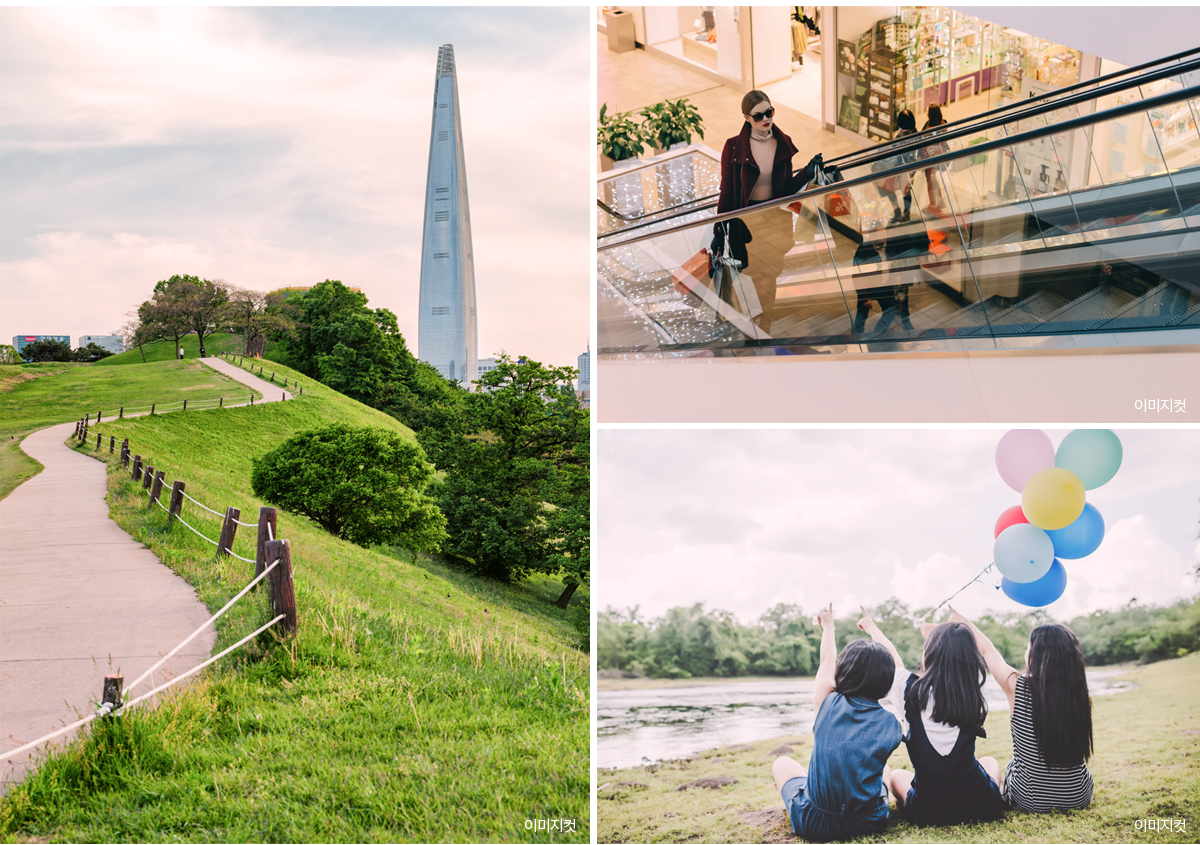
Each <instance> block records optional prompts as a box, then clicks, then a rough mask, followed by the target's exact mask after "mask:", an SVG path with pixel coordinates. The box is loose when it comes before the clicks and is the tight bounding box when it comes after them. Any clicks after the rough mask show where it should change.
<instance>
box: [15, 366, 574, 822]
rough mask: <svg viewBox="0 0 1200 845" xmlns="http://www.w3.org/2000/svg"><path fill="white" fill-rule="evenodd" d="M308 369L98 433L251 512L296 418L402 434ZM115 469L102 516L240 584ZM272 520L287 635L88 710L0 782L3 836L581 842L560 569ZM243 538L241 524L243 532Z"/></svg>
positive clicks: (219, 581) (203, 592) (216, 599)
mask: <svg viewBox="0 0 1200 845" xmlns="http://www.w3.org/2000/svg"><path fill="white" fill-rule="evenodd" d="M146 366H148V367H152V366H162V365H146ZM141 369H142V368H141V367H114V368H111V371H112V372H134V371H137V370H141ZM276 369H277V370H278V371H280V372H287V373H288V375H289V376H290V377H294V376H296V375H298V374H295V373H291V372H290V371H286V370H285V369H284V368H280V367H278V366H277V367H276ZM301 382H302V383H303V384H304V396H303V397H302V398H299V399H296V400H295V401H289V402H285V403H271V404H263V405H258V406H255V407H254V408H237V409H226V410H211V411H197V412H188V413H175V414H167V415H162V416H158V417H155V418H141V419H126V420H122V421H112V422H104V423H102V424H101V425H100V426H99V427H96V428H94V430H98V431H101V432H103V433H104V434H105V435H109V434H112V435H115V436H116V437H117V439H118V440H120V439H122V438H123V437H128V438H129V439H130V443H131V445H132V446H133V447H134V449H135V451H137V452H138V453H140V454H143V455H146V456H148V460H149V462H151V463H153V465H154V466H155V467H156V468H158V469H162V470H164V471H165V472H166V475H167V478H168V479H176V478H180V479H183V480H185V481H186V482H187V492H188V493H189V494H191V495H192V496H194V497H195V498H196V499H198V500H199V501H201V502H204V503H205V504H207V505H208V506H209V507H213V508H215V509H217V510H221V511H223V510H224V508H225V506H227V505H236V506H238V507H240V508H241V509H242V519H243V520H244V521H247V522H253V521H255V518H256V513H257V508H258V507H259V506H260V505H262V504H265V503H263V502H261V501H260V500H258V499H257V498H255V497H254V495H253V493H252V492H251V489H250V482H249V478H250V464H251V460H252V459H253V458H254V457H255V456H257V455H260V454H262V453H264V452H266V451H268V450H269V449H271V448H273V447H274V446H275V445H277V444H278V443H279V442H280V441H281V440H283V439H284V438H286V437H287V436H289V435H290V434H292V433H294V432H296V431H299V430H303V429H306V428H312V427H315V426H318V425H323V424H327V423H331V422H348V423H351V424H355V425H368V424H369V425H377V426H382V427H387V428H390V429H392V430H395V431H399V432H400V433H402V434H404V435H405V436H410V437H411V436H412V434H411V432H409V431H408V430H407V429H405V428H404V427H403V426H401V425H400V423H399V422H397V421H396V420H395V419H393V418H391V417H388V416H386V415H385V414H382V413H380V412H378V411H375V410H373V409H371V408H367V407H366V406H363V405H360V404H359V403H357V402H353V401H351V400H349V399H347V398H345V397H344V396H341V395H340V394H337V393H335V392H334V391H332V390H330V389H328V388H326V387H323V386H322V385H319V384H315V383H313V382H311V381H310V380H309V379H306V378H303V377H301ZM82 448H83V451H86V452H88V453H89V454H93V451H92V450H91V449H90V448H89V447H82ZM103 457H104V458H105V459H107V455H106V454H105V455H103ZM127 479H128V476H127V474H126V473H125V472H124V471H123V470H121V469H120V468H119V464H117V463H116V462H113V463H110V469H109V502H110V511H111V514H112V516H113V518H114V519H115V520H116V521H117V522H118V524H120V525H121V527H122V528H124V529H125V530H126V531H128V532H129V533H130V534H131V535H132V536H133V537H134V538H135V539H137V540H139V541H141V542H143V543H145V544H146V545H147V546H149V547H150V548H151V549H152V550H153V551H154V552H155V553H156V554H158V555H159V557H160V558H161V559H162V560H163V561H164V562H165V563H166V564H167V565H168V566H170V567H171V568H172V569H174V570H175V571H176V572H178V573H179V574H180V575H181V576H183V577H184V578H186V579H187V580H188V581H189V582H190V583H191V584H193V585H195V587H196V589H197V592H198V594H199V597H200V599H201V600H202V601H203V602H204V603H205V604H206V605H207V606H208V607H209V608H210V609H212V610H216V609H217V608H219V607H220V606H221V605H222V604H224V603H225V602H226V601H228V600H229V599H230V598H231V597H232V596H233V595H234V594H235V593H236V592H237V591H238V590H239V589H240V588H241V587H242V586H243V585H244V584H245V583H246V582H247V581H249V579H250V577H251V569H252V566H250V565H247V564H244V563H242V562H241V561H238V560H236V559H229V560H224V561H219V560H217V559H215V558H214V556H213V554H212V546H210V545H208V544H207V543H206V542H205V541H204V540H201V539H200V538H198V537H196V536H195V535H194V534H192V533H191V532H189V531H188V530H187V529H186V528H184V527H183V526H181V525H179V524H175V525H174V526H173V527H168V525H167V522H166V515H165V514H164V513H163V512H162V511H161V510H160V509H158V508H156V507H154V508H147V499H146V496H145V494H144V493H143V492H142V490H141V487H140V485H135V484H133V483H132V482H130V481H129V480H127ZM184 517H185V518H186V519H187V520H188V522H190V523H191V524H192V525H194V526H196V528H197V529H199V530H200V531H202V532H204V533H205V534H207V535H209V536H211V537H216V536H217V534H218V532H219V528H220V521H219V519H218V518H217V517H214V516H211V515H208V514H206V513H204V512H203V511H201V510H200V509H198V508H197V507H195V506H194V505H192V504H191V503H186V504H185V509H184ZM278 533H279V536H281V537H284V538H287V539H289V540H290V541H291V548H292V564H293V568H294V579H295V581H294V583H295V590H296V603H297V608H298V615H299V625H300V629H299V633H298V634H297V635H296V636H295V637H294V638H290V639H287V640H283V641H281V640H280V639H279V638H277V637H275V636H274V635H273V634H272V632H267V633H266V634H263V635H261V636H259V637H258V638H257V639H255V640H252V641H251V642H250V643H249V644H247V646H245V647H243V648H242V649H239V650H238V651H236V652H234V653H233V654H231V655H230V656H229V657H227V658H224V659H222V660H221V661H220V662H219V663H218V664H216V666H215V667H214V668H213V669H212V670H208V671H207V672H206V673H204V674H203V675H201V676H200V679H199V680H197V681H196V682H194V683H191V684H189V685H188V686H187V687H186V688H185V689H184V690H183V691H182V692H181V693H179V694H178V695H173V696H170V697H169V698H168V700H167V701H166V702H164V703H163V704H161V705H160V706H158V707H155V708H153V709H148V710H141V709H139V710H137V711H135V712H132V713H128V714H125V715H123V716H122V717H120V718H118V719H113V720H108V721H107V722H105V723H94V724H96V725H98V727H97V728H96V729H94V730H91V731H90V732H88V733H86V734H85V736H84V737H83V738H82V739H81V740H78V741H76V742H74V743H72V744H71V746H70V747H68V748H67V749H66V750H65V751H64V752H63V753H61V754H54V755H53V756H51V757H50V758H49V759H47V760H45V761H44V762H42V763H41V764H40V766H39V768H38V770H37V771H36V772H35V773H33V774H32V775H31V776H30V777H29V779H28V780H27V781H26V782H25V783H23V784H22V785H20V786H18V787H16V788H14V789H13V790H11V791H10V792H9V794H8V795H7V796H6V797H5V798H4V799H3V800H2V801H0V839H3V840H6V841H47V840H68V841H86V842H113V841H129V840H138V841H166V840H183V841H209V842H246V841H299V842H305V841H307V842H331V841H363V842H365V841H424V842H435V841H554V842H586V841H588V840H589V838H590V826H589V801H588V789H589V765H588V764H589V759H588V751H589V719H588V708H589V701H588V678H589V665H588V658H587V655H586V654H583V653H581V652H580V651H578V650H577V649H576V648H575V647H574V643H575V632H574V630H573V628H572V627H571V625H570V624H569V622H568V621H567V615H566V612H565V611H562V610H559V609H558V608H557V607H555V606H554V605H553V603H552V602H553V599H554V598H556V597H557V596H558V594H559V592H561V590H562V584H561V583H560V582H557V581H556V580H555V579H547V578H539V579H531V580H528V581H524V582H520V583H517V584H512V585H503V584H499V583H496V582H493V581H485V580H481V579H476V578H470V577H464V575H463V574H462V573H461V572H459V571H457V570H452V569H451V568H450V567H449V566H448V565H446V564H445V563H443V562H441V561H437V560H428V559H425V558H422V559H421V560H420V561H414V560H413V556H412V555H411V554H410V553H408V552H406V551H404V550H400V549H383V548H380V549H363V548H359V547H358V546H354V545H352V544H350V543H346V542H343V541H341V540H338V539H336V538H335V537H332V536H331V535H329V534H327V533H326V532H325V531H323V530H322V529H321V528H319V527H318V526H316V525H315V524H313V523H311V522H309V521H308V520H305V519H302V518H299V517H296V516H293V515H290V514H287V513H283V512H280V514H279V531H278ZM252 549H253V530H252V529H245V528H243V529H241V534H240V535H239V537H238V540H237V543H236V544H235V550H236V551H237V552H238V553H239V554H242V555H243V556H246V557H253V552H252ZM266 602H267V599H266V591H265V590H259V591H257V592H256V593H251V594H249V595H248V596H247V598H246V599H244V600H242V601H241V602H239V603H238V604H237V605H236V606H235V608H234V609H233V610H232V611H230V612H229V613H228V614H227V615H226V616H225V617H222V619H221V620H219V621H218V623H217V645H216V650H220V649H222V648H223V647H225V646H227V645H230V644H232V643H234V642H236V641H237V640H238V639H240V638H241V637H243V636H245V635H246V634H248V633H250V632H251V631H253V630H254V628H256V627H257V626H259V625H261V624H263V623H264V622H266V621H268V619H269V616H268V611H267V606H266ZM98 612H99V611H98ZM538 819H551V820H558V819H568V820H571V821H572V822H573V823H574V827H575V832H574V833H567V834H563V833H560V832H559V831H557V830H555V831H553V832H547V831H545V830H534V829H527V828H526V821H527V820H529V821H530V822H531V823H532V822H533V821H535V820H538Z"/></svg>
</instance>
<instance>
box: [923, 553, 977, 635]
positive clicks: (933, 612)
mask: <svg viewBox="0 0 1200 845" xmlns="http://www.w3.org/2000/svg"><path fill="white" fill-rule="evenodd" d="M995 565H996V562H995V561H992V562H991V563H989V564H988V565H987V566H985V567H984V568H983V571H982V572H980V573H979V574H978V575H976V576H975V577H974V578H972V579H971V580H970V581H968V582H967V583H965V584H963V585H962V588H961V589H959V591H958V592H956V593H955V594H954V596H957V595H958V593H961V592H962V591H963V590H965V589H966V588H967V587H969V586H971V585H972V584H977V583H979V579H980V578H982V577H983V576H984V575H986V574H987V571H988V570H989V569H991V568H992V567H993V566H995ZM954 596H950V598H948V599H946V601H944V602H942V603H941V604H939V605H938V606H937V607H935V608H934V609H933V610H931V611H929V612H928V613H926V614H925V615H924V616H922V617H921V618H920V620H918V621H920V622H924V621H925V620H926V619H928V618H929V617H930V616H932V615H933V614H935V613H937V612H938V611H939V610H941V609H942V608H943V607H945V606H946V604H947V603H948V602H949V601H950V599H953V598H954Z"/></svg>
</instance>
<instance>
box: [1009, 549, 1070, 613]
mask: <svg viewBox="0 0 1200 845" xmlns="http://www.w3.org/2000/svg"><path fill="white" fill-rule="evenodd" d="M1000 588H1001V589H1002V590H1004V594H1005V595H1006V596H1008V597H1009V598H1010V599H1012V600H1013V601H1015V602H1018V603H1020V604H1023V605H1026V606H1027V607H1045V606H1046V605H1048V604H1050V603H1051V602H1054V601H1058V599H1059V597H1060V596H1061V595H1062V594H1063V593H1064V592H1066V589H1067V569H1066V567H1065V566H1063V565H1062V563H1061V562H1060V561H1057V560H1056V561H1054V564H1053V565H1052V566H1051V567H1050V571H1049V572H1047V573H1046V574H1045V575H1043V576H1042V577H1041V578H1039V579H1038V580H1036V581H1033V582H1030V583H1028V584H1018V583H1016V582H1015V581H1010V580H1008V579H1007V578H1003V579H1001V581H1000Z"/></svg>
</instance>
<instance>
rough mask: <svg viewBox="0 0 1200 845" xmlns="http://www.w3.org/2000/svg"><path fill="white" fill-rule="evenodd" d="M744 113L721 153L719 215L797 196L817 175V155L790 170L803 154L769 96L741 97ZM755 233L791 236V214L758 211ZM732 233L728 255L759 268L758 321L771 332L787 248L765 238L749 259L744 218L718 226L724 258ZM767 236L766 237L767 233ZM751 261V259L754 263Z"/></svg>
mask: <svg viewBox="0 0 1200 845" xmlns="http://www.w3.org/2000/svg"><path fill="white" fill-rule="evenodd" d="M742 115H743V117H744V118H745V120H746V123H745V125H744V126H742V131H741V132H740V133H739V134H737V135H736V136H734V137H733V138H730V139H729V140H728V141H726V142H725V149H724V150H722V152H721V194H720V197H719V199H718V200H717V212H718V213H719V214H723V213H725V212H727V211H736V210H737V209H739V208H745V207H747V206H749V205H754V204H756V203H765V202H769V201H770V200H773V199H779V198H782V197H786V196H789V195H791V194H794V193H796V192H798V191H799V190H800V189H801V188H803V187H804V186H805V185H807V184H808V183H809V182H810V181H811V180H812V177H813V175H814V173H815V168H816V166H817V164H818V163H819V161H820V155H819V154H818V155H817V156H814V157H813V160H812V161H810V162H809V164H808V166H807V167H806V168H805V169H804V170H803V171H802V172H801V173H798V174H793V172H792V156H794V155H796V154H797V153H798V152H799V150H797V149H796V145H795V144H793V143H792V139H791V138H789V137H788V136H787V135H785V134H784V133H783V132H782V131H781V130H780V129H779V127H778V126H776V125H775V108H774V106H772V105H771V100H770V98H769V97H768V96H767V95H766V94H765V93H763V92H762V91H751V92H750V93H748V94H747V95H746V96H744V97H742ZM751 221H752V222H751V226H753V228H754V229H755V230H762V229H764V228H768V227H769V228H771V229H780V230H781V231H780V234H785V236H786V237H787V238H788V239H789V240H790V239H791V238H792V230H791V213H790V212H788V211H786V210H782V209H771V210H766V211H762V212H759V213H757V214H755V215H754V217H753V218H751ZM726 233H728V237H729V252H730V254H731V255H732V256H733V257H734V258H736V259H737V260H738V261H740V262H742V264H741V269H742V270H747V269H748V268H750V267H751V266H752V265H753V266H754V267H755V270H754V273H753V275H754V278H755V288H756V289H757V291H758V296H759V300H760V301H761V303H762V308H763V314H762V316H760V317H756V318H755V322H756V323H758V324H759V326H760V327H762V328H764V329H768V330H769V328H770V315H771V312H772V310H773V307H774V304H775V281H776V279H777V278H778V276H779V273H780V271H781V270H782V269H783V255H784V253H785V252H786V250H783V251H780V250H779V249H778V247H775V248H772V247H771V246H770V244H769V243H768V241H776V242H778V241H779V239H778V238H767V237H764V238H761V239H760V243H761V244H762V246H761V248H755V249H753V250H752V251H753V252H754V255H753V256H751V255H750V254H749V253H750V250H748V248H747V244H748V243H750V242H751V241H752V240H753V233H752V232H751V229H750V227H749V226H747V225H746V223H745V222H744V221H742V220H740V219H734V220H729V221H727V223H718V224H716V229H715V232H714V237H713V243H712V249H713V252H714V253H715V254H718V255H719V254H720V253H721V250H722V249H723V248H724V245H725V237H726ZM764 234H765V233H764ZM752 259H753V260H752Z"/></svg>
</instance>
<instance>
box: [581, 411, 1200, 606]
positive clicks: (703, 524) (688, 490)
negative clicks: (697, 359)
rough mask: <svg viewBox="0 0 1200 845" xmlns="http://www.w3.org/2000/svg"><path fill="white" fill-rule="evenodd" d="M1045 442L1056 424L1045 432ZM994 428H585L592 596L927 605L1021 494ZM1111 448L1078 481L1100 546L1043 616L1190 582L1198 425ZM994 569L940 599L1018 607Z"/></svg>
mask: <svg viewBox="0 0 1200 845" xmlns="http://www.w3.org/2000/svg"><path fill="white" fill-rule="evenodd" d="M1046 433H1047V434H1049V435H1050V439H1051V441H1053V443H1054V445H1055V447H1057V446H1058V444H1059V442H1061V440H1062V439H1063V437H1065V436H1066V435H1067V430H1061V431H1057V430H1049V429H1048V430H1047V431H1046ZM1003 434H1004V429H994V430H973V431H966V430H857V431H813V430H806V431H795V430H787V431H755V430H725V431H712V430H688V431H666V430H656V431H636V430H628V429H626V430H606V431H601V432H599V446H600V455H601V458H600V461H599V464H598V467H597V472H596V475H595V478H596V480H597V485H596V491H597V492H596V501H597V503H598V510H597V512H596V516H595V533H594V536H595V537H596V541H595V542H596V545H595V549H594V552H593V560H594V568H593V579H594V585H593V593H594V594H595V596H594V599H593V603H594V605H595V606H596V607H597V608H601V609H603V608H605V607H614V608H627V607H631V606H633V605H640V607H641V613H642V616H643V618H653V617H656V616H659V615H661V614H662V613H663V612H664V611H665V610H667V609H668V608H670V607H675V606H678V605H690V604H693V603H695V602H704V603H705V604H706V605H707V606H708V607H709V608H719V609H723V610H728V611H732V612H733V613H735V614H737V616H738V617H739V618H740V619H742V620H743V621H745V622H749V621H751V620H753V619H754V618H756V617H757V616H758V615H759V614H761V613H762V612H763V611H764V610H766V609H767V608H769V607H771V606H772V605H774V604H776V603H778V602H788V603H791V604H798V605H800V606H802V607H803V608H805V609H806V610H810V611H813V612H815V610H816V609H817V608H818V607H819V606H820V605H822V604H823V603H827V602H829V601H833V602H834V606H835V609H836V610H837V611H838V612H839V613H846V614H848V613H850V612H852V611H853V610H855V609H857V607H858V605H859V604H860V603H861V604H875V603H878V602H881V601H883V600H885V599H887V598H889V597H891V596H898V597H899V598H901V599H902V600H904V601H905V602H907V603H909V604H910V605H911V606H919V605H924V606H930V605H935V604H937V603H939V602H941V601H942V600H943V599H945V598H946V597H947V596H949V595H951V594H953V593H954V592H955V591H956V590H958V589H959V588H960V587H962V586H963V585H964V584H966V583H968V582H969V581H971V579H972V578H973V577H975V575H977V574H978V573H979V572H980V570H982V569H983V568H984V567H985V566H987V565H988V563H990V562H991V560H992V557H991V552H992V543H993V534H992V528H993V526H994V524H995V522H996V519H997V517H999V515H1000V514H1001V513H1002V512H1003V511H1004V510H1005V509H1006V508H1009V507H1011V506H1012V505H1015V504H1020V494H1018V493H1016V492H1015V491H1013V490H1012V489H1010V488H1009V487H1008V485H1006V484H1005V483H1004V482H1003V481H1002V480H1001V478H1000V475H999V473H998V472H997V471H996V464H995V450H996V444H997V443H998V442H999V440H1000V437H1001V436H1002V435H1003ZM1117 434H1118V436H1119V437H1120V438H1121V441H1122V445H1123V447H1124V461H1123V463H1122V466H1121V469H1120V471H1119V472H1118V473H1117V475H1116V477H1115V478H1113V479H1112V480H1111V481H1110V482H1108V484H1106V485H1104V486H1102V487H1099V488H1096V489H1095V490H1090V491H1088V494H1087V500H1088V501H1089V502H1090V503H1091V504H1092V505H1094V506H1095V507H1096V508H1098V509H1099V511H1100V513H1101V515H1102V516H1103V517H1104V520H1105V524H1106V534H1105V538H1104V542H1103V544H1102V545H1101V547H1100V548H1099V549H1098V550H1097V551H1096V552H1094V553H1093V554H1092V555H1090V556H1088V557H1086V558H1083V559H1081V560H1077V561H1064V565H1065V566H1066V568H1067V577H1068V583H1067V591H1066V593H1065V594H1064V595H1063V597H1062V598H1061V599H1059V600H1058V601H1057V602H1055V603H1054V604H1052V605H1051V606H1050V608H1049V611H1050V613H1051V614H1052V615H1053V616H1055V617H1057V618H1062V619H1069V618H1070V617H1072V616H1075V615H1077V614H1079V613H1083V612H1089V611H1092V610H1096V609H1101V608H1115V607H1120V606H1123V605H1125V604H1126V603H1128V602H1129V600H1130V599H1131V598H1136V599H1137V600H1138V601H1139V602H1142V603H1151V602H1155V603H1162V602H1170V601H1172V600H1174V599H1176V598H1182V597H1187V596H1192V595H1195V594H1196V593H1197V592H1200V582H1197V580H1196V579H1195V578H1194V577H1192V576H1191V574H1190V573H1191V572H1192V571H1193V570H1194V568H1195V566H1196V564H1197V563H1198V562H1200V541H1198V540H1197V534H1198V533H1200V525H1198V519H1200V431H1198V430H1191V431H1179V430H1176V431H1163V430H1134V431H1125V430H1118V431H1117ZM999 580H1000V578H999V576H998V575H996V576H991V575H990V574H989V576H988V577H987V578H985V582H986V583H984V584H973V585H972V586H971V587H969V588H968V589H967V590H966V591H964V592H963V593H962V595H961V596H959V597H958V598H957V599H955V601H954V605H955V607H957V608H958V609H959V610H961V611H963V612H964V613H967V614H969V615H970V614H978V613H980V612H982V611H984V610H988V609H990V610H997V611H1001V612H1007V611H1011V610H1018V609H1020V607H1019V606H1018V605H1016V603H1015V602H1013V601H1011V600H1010V599H1009V598H1008V597H1007V596H1005V595H1004V594H1003V593H1002V592H1000V591H998V590H996V589H995V585H996V584H998V583H999Z"/></svg>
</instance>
